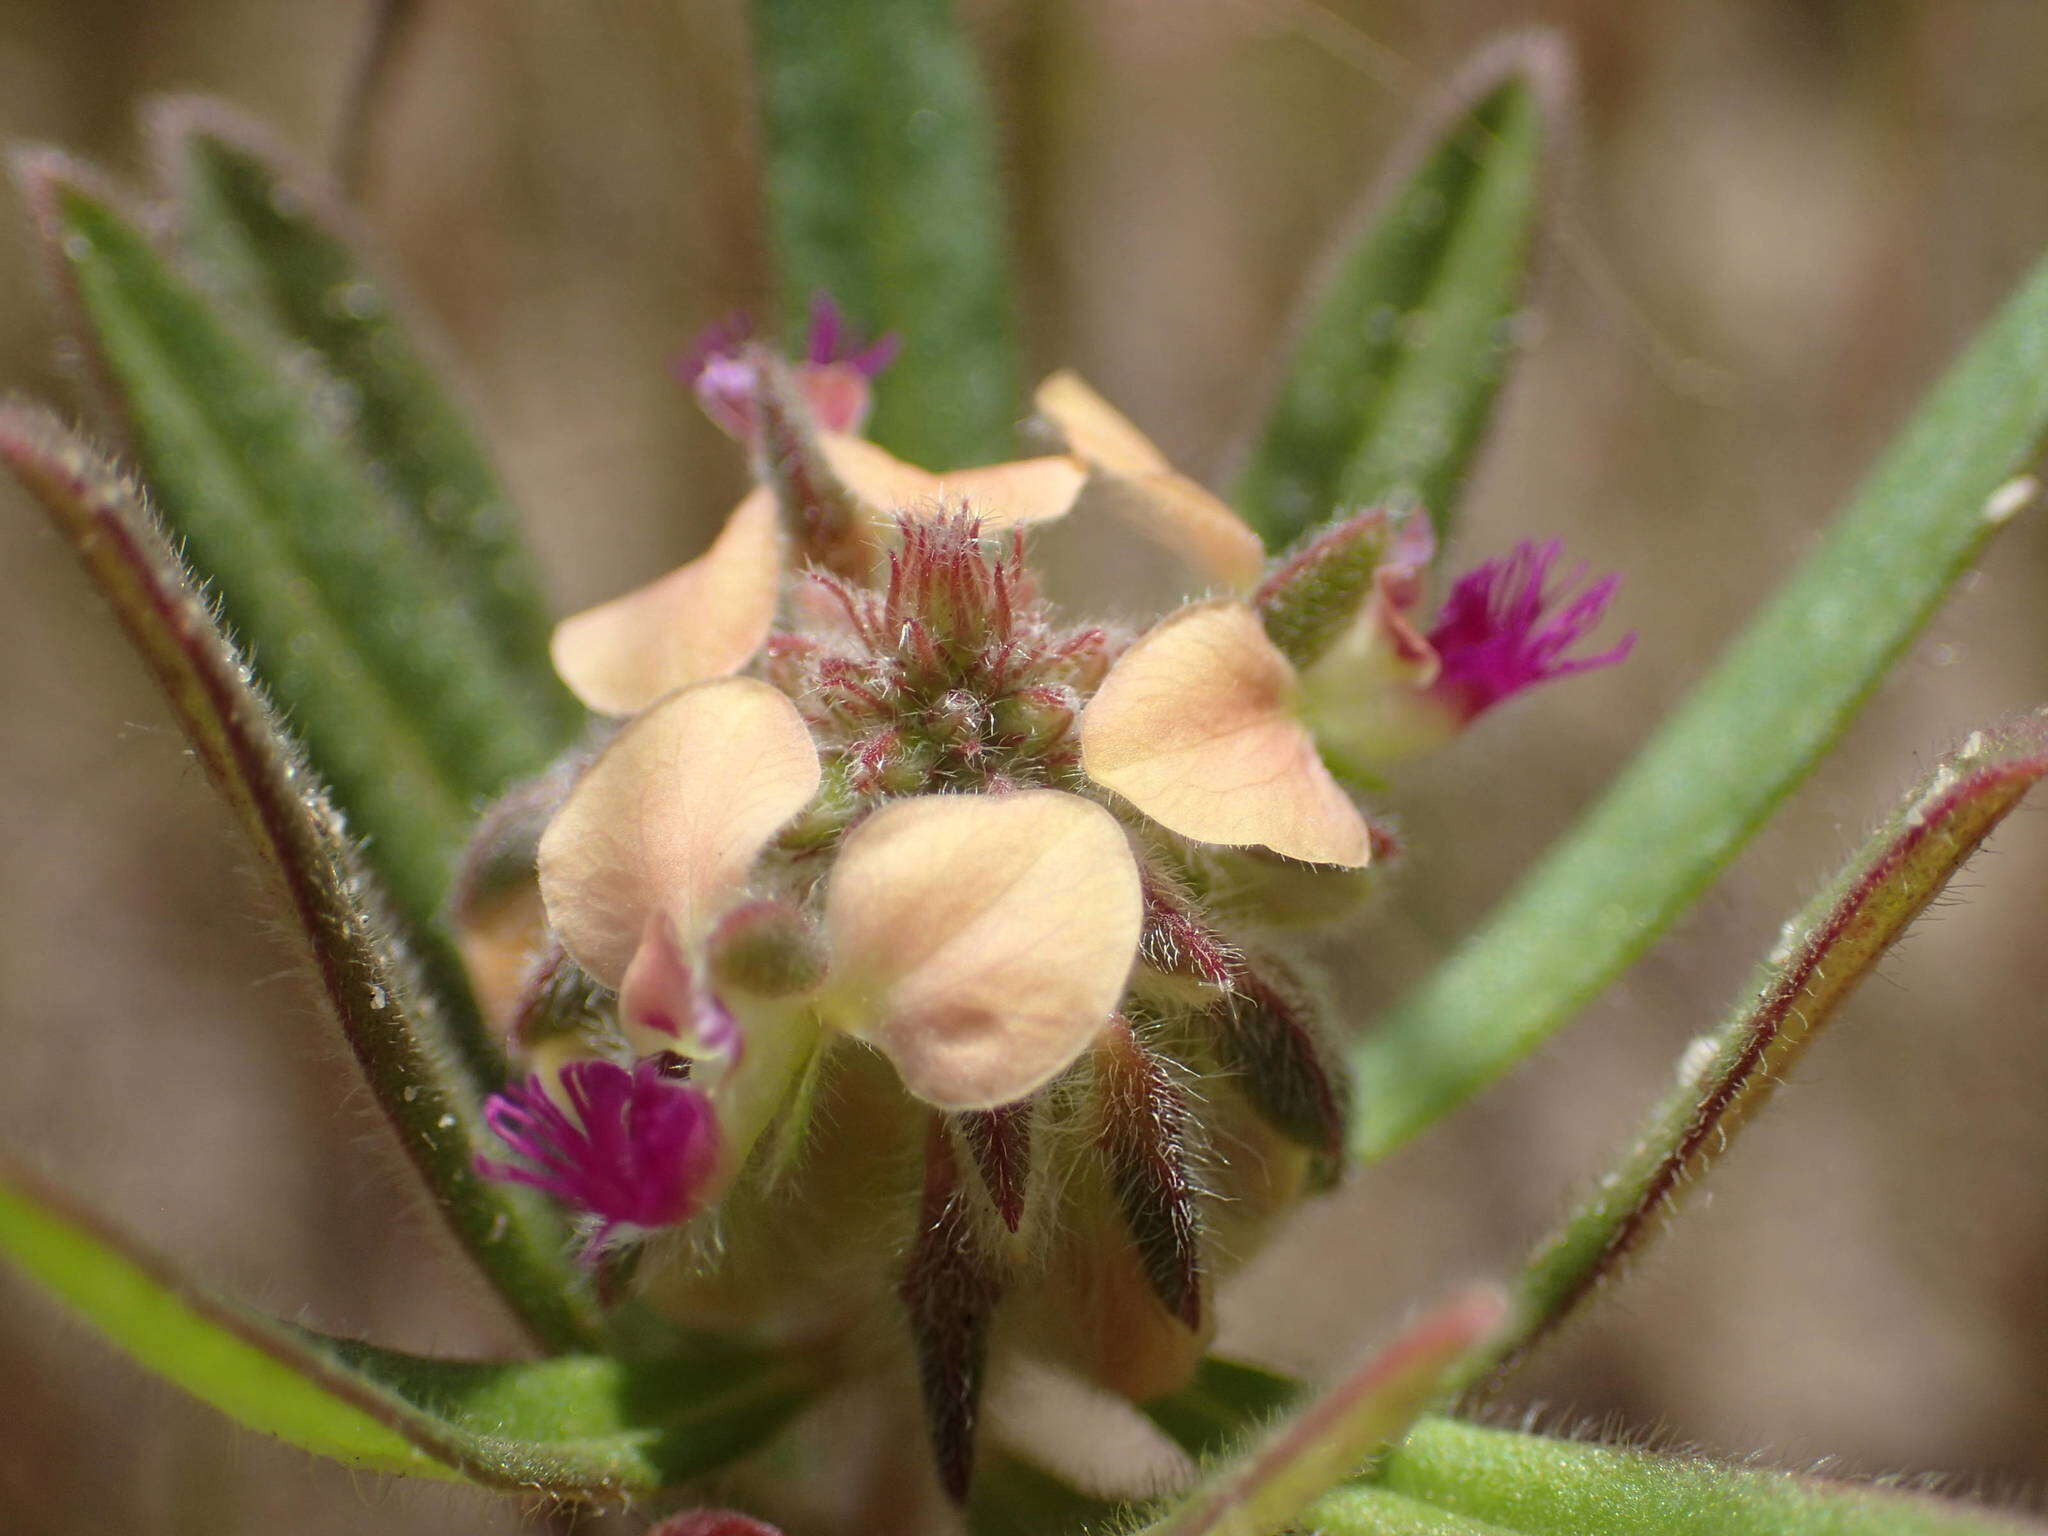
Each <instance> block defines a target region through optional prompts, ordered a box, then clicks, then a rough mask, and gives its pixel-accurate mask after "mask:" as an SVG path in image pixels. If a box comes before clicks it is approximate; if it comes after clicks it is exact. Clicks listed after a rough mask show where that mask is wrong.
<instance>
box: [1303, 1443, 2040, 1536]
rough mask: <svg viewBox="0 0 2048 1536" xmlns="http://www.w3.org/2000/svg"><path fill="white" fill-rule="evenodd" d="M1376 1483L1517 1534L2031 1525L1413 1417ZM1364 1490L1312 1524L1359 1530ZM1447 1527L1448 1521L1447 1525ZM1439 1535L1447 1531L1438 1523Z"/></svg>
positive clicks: (1954, 1533)
mask: <svg viewBox="0 0 2048 1536" xmlns="http://www.w3.org/2000/svg"><path fill="white" fill-rule="evenodd" d="M1377 1486H1378V1487H1379V1488H1384V1489H1387V1490H1389V1491H1391V1492H1394V1493H1397V1494H1402V1495H1405V1496H1407V1497H1408V1498H1410V1499H1415V1500H1418V1501H1420V1502H1422V1503H1424V1504H1429V1505H1434V1506H1436V1507H1437V1508H1439V1509H1442V1510H1445V1511H1447V1512H1449V1513H1451V1514H1455V1515H1459V1516H1462V1517H1464V1518H1466V1519H1468V1520H1481V1521H1489V1522H1494V1523H1497V1524H1498V1525H1500V1526H1501V1527H1503V1528H1504V1529H1506V1530H1510V1531H1516V1532H1520V1533H1522V1536H2016V1533H2020V1532H2027V1531H2032V1532H2035V1533H2037V1536H2038V1532H2039V1530H2040V1527H2039V1526H2035V1525H2030V1524H2026V1523H2022V1522H2017V1521H2011V1520H2007V1519H2004V1518H2002V1517H2000V1516H1998V1515H1994V1514H1992V1513H1990V1512H1988V1511H1983V1510H1976V1509H1971V1508H1969V1507H1968V1506H1966V1505H1962V1504H1956V1503H1950V1502H1947V1501H1945V1500H1940V1499H1933V1498H1928V1497H1924V1496H1921V1495H1916V1494H1912V1493H1906V1492H1902V1491H1899V1490H1896V1489H1891V1488H1883V1487H1875V1486H1863V1485H1857V1484H1851V1483H1832V1482H1824V1481H1822V1480H1820V1479H1818V1478H1810V1477H1797V1476H1793V1475H1791V1474H1789V1473H1783V1472H1768V1471H1759V1470H1756V1469H1753V1468H1737V1467H1726V1466H1722V1465H1720V1464H1719V1463H1716V1462H1712V1461H1707V1460H1704V1459H1701V1458H1697V1457H1678V1456H1658V1455H1652V1454H1649V1453H1647V1452H1642V1451H1623V1450H1614V1449H1611V1448H1608V1447H1604V1446H1595V1445H1580V1444H1577V1443H1574V1442H1572V1441H1569V1440H1553V1439H1550V1438H1547V1437H1545V1436H1540V1435H1524V1434H1515V1433H1511V1432H1509V1431H1506V1430H1499V1429H1481V1428H1479V1427H1478V1426H1476V1425H1472V1424H1465V1423H1461V1422H1459V1421H1457V1420H1453V1419H1442V1418H1432V1419H1425V1420H1423V1421H1422V1422H1421V1423H1420V1424H1418V1425H1417V1426H1416V1427H1415V1429H1414V1431H1413V1432H1412V1433H1411V1434H1410V1435H1409V1436H1408V1438H1407V1439H1406V1440H1405V1441H1404V1442H1403V1443H1402V1444H1401V1445H1400V1446H1398V1447H1397V1448H1396V1449H1395V1450H1394V1451H1393V1453H1392V1454H1391V1455H1390V1456H1389V1457H1388V1458H1387V1460H1386V1462H1385V1463H1384V1464H1383V1465H1382V1467H1381V1468H1380V1470H1379V1475H1378V1480H1377ZM1371 1510H1372V1502H1371V1500H1370V1499H1354V1497H1353V1495H1352V1494H1351V1493H1350V1491H1349V1490H1347V1491H1345V1492H1343V1493H1340V1494H1338V1495H1336V1496H1335V1497H1334V1498H1332V1499H1329V1500H1325V1501H1324V1502H1323V1503H1321V1504H1318V1505H1317V1506H1316V1509H1315V1516H1316V1520H1317V1528H1318V1529H1320V1530H1323V1531H1327V1532H1329V1533H1331V1536H1365V1533H1366V1532H1375V1531H1377V1530H1378V1529H1379V1528H1378V1527H1377V1526H1375V1525H1373V1524H1371V1523H1363V1524H1360V1523H1356V1522H1355V1520H1350V1519H1347V1518H1346V1515H1347V1513H1349V1514H1352V1515H1356V1514H1358V1513H1365V1514H1368V1515H1369V1514H1370V1511H1371ZM1453 1530H1455V1527H1454V1528H1453ZM1447 1536H1448V1533H1447Z"/></svg>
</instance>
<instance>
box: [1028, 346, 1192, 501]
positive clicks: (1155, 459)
mask: <svg viewBox="0 0 2048 1536" xmlns="http://www.w3.org/2000/svg"><path fill="white" fill-rule="evenodd" d="M1031 403H1032V405H1033V406H1035V407H1036V408H1037V411H1038V414H1039V415H1040V416H1042V417H1044V418H1045V419H1046V421H1047V422H1049V423H1050V424H1051V425H1052V427H1053V430H1054V431H1056V432H1058V433H1059V435H1060V438H1061V440H1062V441H1063V442H1064V443H1065V444H1066V447H1067V451H1068V452H1069V453H1072V454H1074V455H1076V456H1077V457H1080V458H1083V459H1086V460H1088V461H1089V462H1090V463H1092V464H1095V465H1097V466H1099V467H1100V468H1102V469H1104V470H1107V471H1108V472H1109V473H1111V474H1114V475H1156V474H1161V473H1164V472H1166V471H1168V470H1170V469H1172V468H1173V466H1172V465H1171V464H1169V463H1167V462H1166V456H1165V455H1164V454H1162V453H1161V452H1160V451H1159V450H1158V449H1157V448H1155V447H1153V446H1152V440H1151V439H1150V438H1148V437H1147V436H1145V434H1144V433H1142V432H1140V431H1139V430H1138V429H1137V428H1136V427H1135V426H1133V425H1131V422H1130V420H1129V418H1127V417H1126V416H1125V415H1124V414H1123V413H1122V412H1121V411H1119V410H1117V408H1116V407H1115V406H1113V405H1111V404H1110V403H1109V402H1108V401H1107V400H1105V399H1103V398H1102V396H1100V395H1098V394H1097V393H1095V391H1094V390H1093V389H1091V388H1090V387H1089V386H1088V385H1087V383H1086V382H1084V381H1083V380H1082V378H1081V376H1080V375H1079V374H1078V373H1075V372H1073V371H1072V370H1071V369H1065V368H1063V369H1061V370H1060V371H1059V372H1058V373H1055V374H1053V375H1052V376H1051V377H1050V378H1048V379H1047V380H1046V381H1045V382H1044V383H1043V384H1041V385H1039V386H1038V392H1037V393H1036V394H1034V395H1033V396H1032V397H1031Z"/></svg>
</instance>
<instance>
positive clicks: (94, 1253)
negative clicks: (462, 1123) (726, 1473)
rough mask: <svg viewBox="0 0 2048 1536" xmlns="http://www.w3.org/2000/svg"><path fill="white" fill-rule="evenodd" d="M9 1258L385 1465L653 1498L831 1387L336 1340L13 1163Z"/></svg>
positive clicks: (698, 1358)
mask: <svg viewBox="0 0 2048 1536" xmlns="http://www.w3.org/2000/svg"><path fill="white" fill-rule="evenodd" d="M0 1252H4V1253H5V1254H6V1255H7V1256H8V1257H9V1258H10V1259H12V1260H13V1261H14V1262H15V1263H16V1264H18V1265H20V1266H21V1267H22V1268H23V1269H25V1270H26V1271H27V1272H28V1273H29V1274H31V1275H33V1276H34V1277H35V1279H36V1280H37V1281H39V1282H40V1283H41V1284H42V1285H44V1286H46V1287H47V1288H48V1289H49V1290H51V1291H52V1292H54V1293H55V1294H56V1295H57V1296H58V1297H60V1298H61V1299H62V1300H64V1301H65V1302H66V1303H67V1304H69V1305H70V1306H71V1307H72V1308H74V1309H75V1310H76V1311H78V1312H79V1313H80V1314H82V1315H83V1316H84V1317H85V1318H86V1319H87V1320H88V1321H89V1322H91V1323H92V1324H93V1325H94V1326H95V1327H97V1328H98V1329H99V1330H100V1331H101V1332H102V1333H104V1334H106V1335H107V1337H109V1338H110V1339H112V1340H113V1341H114V1342H115V1343H116V1344H118V1345H120V1346H121V1347H122V1348H123V1349H125V1350H127V1351H128V1352H129V1353H130V1354H131V1355H133V1356H134V1357H135V1358H136V1359H137V1360H138V1361H140V1362H141V1363H142V1364H143V1365H145V1366H147V1367H149V1368H150V1369H151V1370H153V1371H156V1372H157V1373H158V1374H160V1375H162V1376H164V1377H166V1378H167V1379H168V1380H170V1381H172V1382H174V1383H176V1384H177V1385H178V1386H180V1387H182V1388H184V1389H185V1390H186V1391H188V1392H190V1393H192V1394H193V1395H194V1396H196V1397H199V1398H201V1399H203V1400H204V1401H206V1402H208V1403H210V1404H212V1405H213V1406H214V1407H215V1408H218V1409H220V1410H221V1411H222V1412H223V1413H226V1414H228V1415H229V1416H230V1417H232V1418H234V1419H236V1420H238V1421H239V1422H240V1423H242V1424H244V1425H246V1426H248V1427H249V1428H250V1429H254V1430H257V1431H259V1432H261V1433H263V1434H266V1435H274V1436H276V1437H277V1438H279V1439H281V1440H284V1441H287V1442H289V1443H290V1444H292V1445H296V1446H298V1447H300V1448H301V1449H303V1450H307V1451H311V1452H313V1453H314V1454H316V1455H320V1456H326V1457H330V1458H332V1459H333V1460H336V1461H340V1462H344V1463H347V1464H348V1465H350V1466H357V1467H366V1468H370V1469H374V1470H376V1471H382V1472H402V1473H409V1474H412V1475H414V1476H425V1477H441V1478H452V1477H462V1478H468V1479H470V1480H472V1481H475V1482H480V1483H485V1484H488V1485H491V1486H493V1487H501V1488H532V1489H544V1490H547V1491H550V1492H554V1493H559V1494H564V1495H592V1494H616V1493H624V1492H632V1491H651V1490H654V1489H657V1488H662V1487H667V1486H670V1485H672V1484H675V1483H678V1482H682V1481H684V1480H686V1479H688V1478H692V1477H697V1476H700V1475H702V1474H703V1473H705V1472H708V1471H711V1470H713V1469H715V1468H717V1467H719V1466H721V1465H723V1464H725V1463H726V1462H729V1461H731V1460H733V1459H735V1458H737V1457H739V1456H742V1455H744V1454H746V1453H747V1452H748V1451H750V1450H752V1449H754V1447H756V1446H757V1445H759V1444H760V1443H761V1442H762V1441H763V1440H765V1439H766V1438H767V1437H768V1436H769V1435H770V1434H772V1433H773V1432H774V1431H775V1429H776V1428H778V1427H779V1426H780V1425H781V1424H782V1423H783V1422H784V1421H785V1420H786V1419H787V1418H788V1417H789V1416H790V1414H792V1413H793V1412H794V1411H795V1410H796V1409H797V1408H798V1407H799V1406H800V1405H801V1404H802V1402H803V1401H804V1399H805V1397H806V1396H807V1395H808V1394H809V1392H810V1391H811V1389H812V1388H813V1386H814V1385H815V1383H814V1381H813V1380H812V1378H811V1377H810V1375H809V1374H808V1373H807V1371H806V1370H805V1369H804V1368H802V1367H800V1366H797V1365H794V1364H791V1363H789V1362H784V1361H776V1360H772V1359H769V1358H767V1357H764V1356H760V1355H755V1354H750V1353H744V1352H740V1351H737V1350H731V1351H726V1350H707V1351H705V1352H703V1353H701V1354H698V1355H693V1356H689V1357H684V1358H675V1359H664V1360H659V1361H650V1362H646V1363H642V1364H626V1363H622V1362H621V1361H618V1360H615V1359H612V1358H609V1357H606V1356H598V1355H570V1356H561V1357H558V1358H556V1359H553V1360H542V1361H533V1362H505V1363H496V1362H469V1361H446V1360H429V1359H422V1358H419V1357H417V1356H412V1355H402V1354H398V1353H395V1352H393V1351H390V1350H383V1349H378V1348H375V1347H374V1346H371V1345H368V1344H361V1343H357V1342H354V1341H351V1340H344V1339H333V1338H328V1337H326V1336H324V1335H321V1334H317V1333H313V1332H311V1331H309V1330H307V1329H304V1328H298V1327H294V1326H293V1325H291V1324H289V1323H284V1322H280V1321H278V1320H277V1319H275V1318H271V1317H266V1316H264V1315H263V1314H261V1313H259V1312H255V1311H252V1310H251V1309H249V1308H247V1307H243V1306H240V1305H238V1304H237V1303H234V1302H231V1301H227V1300H225V1299H223V1298H221V1297H218V1296H215V1295H212V1294H210V1293H208V1292H207V1291H205V1290H203V1289H200V1288H198V1287H195V1286H193V1285H192V1284H190V1283H189V1282H187V1281H185V1280H183V1279H181V1278H180V1277H178V1276H176V1275H174V1274H172V1273H171V1272H170V1271H169V1270H168V1269H167V1268H166V1267H165V1266H164V1265H163V1264H162V1263H161V1262H160V1261H157V1260H155V1259H153V1258H150V1257H147V1256H145V1255H142V1254H140V1253H138V1252H137V1251H136V1250H135V1248H134V1246H133V1245H132V1244H130V1243H129V1242H127V1241H126V1240H125V1239H123V1238H121V1237H119V1236H117V1235H116V1234H113V1233H111V1232H109V1231H108V1230H107V1229H105V1228H104V1227H102V1226H100V1225H99V1224H98V1223H96V1222H94V1221H93V1220H92V1219H91V1218H89V1217H87V1216H84V1215H82V1214H81V1213H79V1212H78V1211H76V1210H73V1209H71V1208H69V1207H68V1206H67V1205H66V1203H65V1202H64V1201H62V1200H61V1199H60V1198H58V1197H56V1196H55V1195H53V1194H52V1193H51V1192H50V1191H49V1190H47V1189H45V1188H42V1187H40V1186H39V1185H38V1184H37V1183H36V1182H35V1181H33V1180H31V1179H29V1178H27V1177H26V1176H24V1175H22V1174H20V1173H19V1172H17V1171H12V1170H8V1169H5V1168H0Z"/></svg>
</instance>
